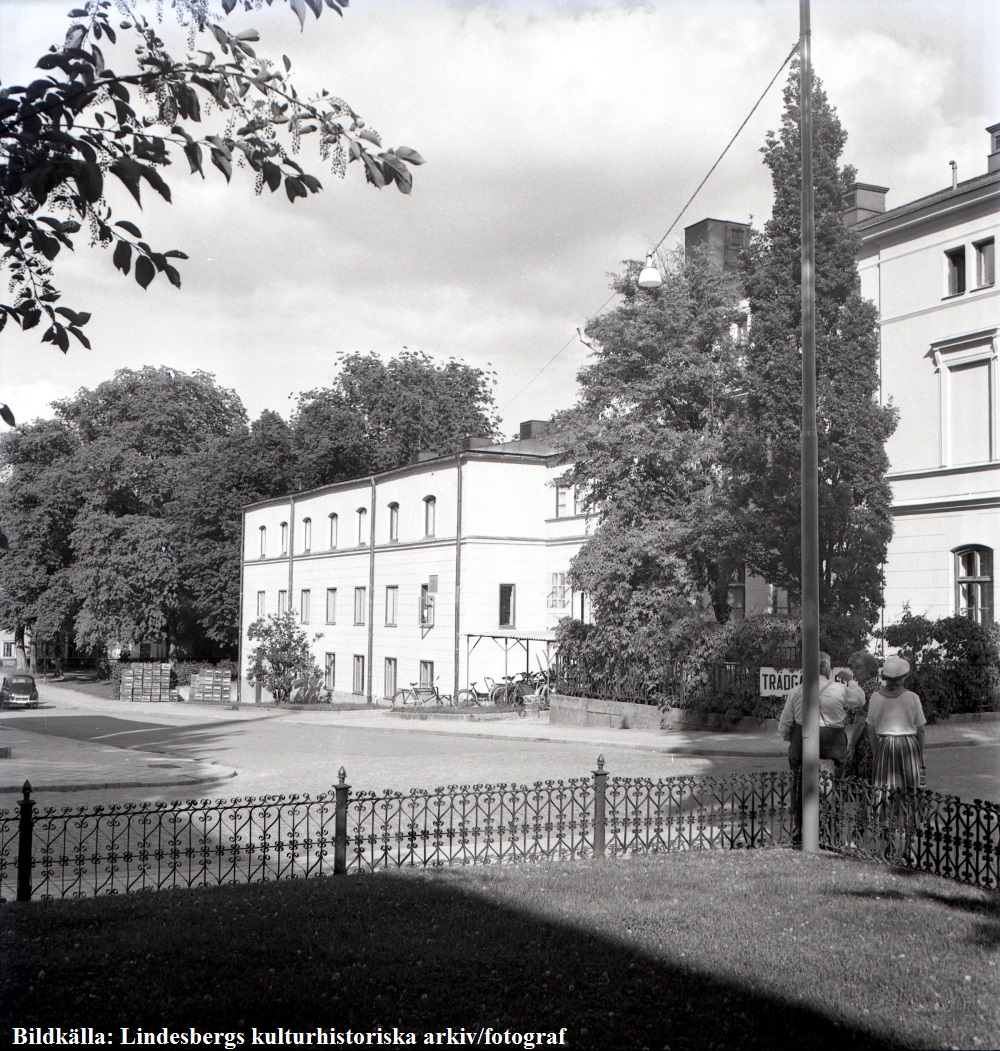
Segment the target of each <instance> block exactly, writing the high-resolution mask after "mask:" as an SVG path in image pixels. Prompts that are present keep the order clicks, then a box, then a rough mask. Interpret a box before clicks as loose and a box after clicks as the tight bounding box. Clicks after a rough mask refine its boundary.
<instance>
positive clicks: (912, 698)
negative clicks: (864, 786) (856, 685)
mask: <svg viewBox="0 0 1000 1051" xmlns="http://www.w3.org/2000/svg"><path fill="white" fill-rule="evenodd" d="M909 674H910V665H909V664H908V663H907V662H906V661H905V660H903V658H902V657H889V658H888V659H887V660H886V662H885V664H883V665H882V679H883V685H882V686H881V687H879V689H878V690H876V691H875V693H873V694H872V699H871V701H870V703H869V705H868V739H869V741H870V742H871V746H872V752H873V753H874V755H875V767H874V776H873V778H872V780H873V782H874V783H875V784H876V785H878V786H880V787H882V788H903V789H907V790H911V789H914V788H920V787H921V786H922V781H923V774H924V726H925V725H926V723H927V719H926V718H925V717H924V709H923V706H922V705H921V703H920V698H919V697H918V696H917V695H916V694H915V693H913V692H912V691H911V690H907V689H906V687H905V686H904V685H903V683H904V682H905V681H906V677H907V676H908V675H909Z"/></svg>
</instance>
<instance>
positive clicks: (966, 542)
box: [845, 124, 1000, 623]
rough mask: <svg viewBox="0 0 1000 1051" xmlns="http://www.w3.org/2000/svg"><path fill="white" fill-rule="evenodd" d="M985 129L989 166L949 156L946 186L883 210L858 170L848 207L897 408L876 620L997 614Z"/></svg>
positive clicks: (996, 134)
mask: <svg viewBox="0 0 1000 1051" xmlns="http://www.w3.org/2000/svg"><path fill="white" fill-rule="evenodd" d="M987 131H988V134H989V136H990V149H989V154H988V159H987V171H986V174H984V175H979V176H976V177H975V178H971V179H967V180H965V181H959V180H958V178H957V174H955V172H954V167H953V178H952V185H951V187H949V188H947V189H945V190H942V191H940V192H938V193H933V194H930V195H928V196H926V197H922V198H920V199H918V200H915V201H911V202H910V203H908V204H904V205H901V206H900V207H897V208H891V209H886V207H885V197H886V193H887V192H888V191H887V189H886V188H885V187H882V186H874V185H871V184H861V183H859V184H857V185H856V186H855V197H854V199H853V200H851V201H849V202H848V210H847V212H846V213H845V221H847V222H849V223H851V224H852V225H854V226H855V229H856V230H857V231H858V233H859V234H860V236H861V249H860V253H859V256H858V268H859V272H860V276H861V291H862V294H863V295H864V296H865V297H866V298H869V299H871V300H873V301H874V302H875V304H876V306H877V307H878V311H879V317H880V328H881V334H880V344H881V346H880V357H881V386H882V397H883V399H885V400H887V401H888V400H891V402H892V404H893V405H895V406H896V407H897V409H898V410H899V424H898V426H897V428H896V432H895V433H894V434H893V436H892V437H891V438H890V440H889V443H888V448H887V451H888V454H889V459H890V473H889V476H888V477H889V481H890V483H891V485H892V492H893V519H894V535H893V539H892V542H891V543H890V545H889V554H888V560H887V563H886V566H885V573H886V586H885V609H884V613H883V615H884V621H885V623H892V622H894V621H897V620H899V618H900V617H901V616H902V614H903V612H904V609H906V608H909V609H910V610H911V611H912V612H913V613H914V614H922V615H925V616H928V617H931V618H938V617H942V616H947V615H949V614H952V613H962V614H964V615H967V616H970V617H973V618H975V619H976V620H979V621H993V620H994V619H995V612H994V598H993V595H994V581H995V571H996V570H995V567H996V562H995V550H996V548H997V547H998V546H1000V428H998V421H997V408H998V377H997V368H998V365H997V331H998V327H1000V294H998V290H997V287H996V283H995V282H996V270H995V244H996V235H997V229H998V226H1000V124H997V125H993V126H992V127H990V128H988V129H987Z"/></svg>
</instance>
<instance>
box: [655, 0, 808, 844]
mask: <svg viewBox="0 0 1000 1051" xmlns="http://www.w3.org/2000/svg"><path fill="white" fill-rule="evenodd" d="M811 47H812V26H811V22H810V11H809V0H799V105H800V119H799V149H800V153H801V166H802V188H801V202H802V215H801V236H800V241H801V296H802V427H801V450H800V455H801V460H800V472H801V481H800V484H801V500H802V512H801V513H802V519H801V521H802V550H801V572H802V793H801V800H802V849H803V850H804V851H806V852H808V853H816V852H817V851H818V850H819V456H818V449H817V438H816V222H815V206H814V193H813V163H812V162H813V157H812V50H811ZM662 283H663V279H662V278H661V276H660V271H659V269H658V268H657V267H656V264H655V262H654V260H653V252H649V253H648V254H647V255H646V263H645V266H643V268H642V271H641V272H640V274H639V279H638V285H639V287H640V288H657V287H659V286H660V285H661V284H662Z"/></svg>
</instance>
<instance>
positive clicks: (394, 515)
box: [389, 503, 399, 544]
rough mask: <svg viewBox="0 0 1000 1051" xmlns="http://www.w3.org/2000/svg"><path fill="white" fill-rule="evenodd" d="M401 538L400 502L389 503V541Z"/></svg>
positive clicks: (394, 541) (392, 542)
mask: <svg viewBox="0 0 1000 1051" xmlns="http://www.w3.org/2000/svg"><path fill="white" fill-rule="evenodd" d="M398 540H399V504H397V503H392V504H389V543H390V544H395V543H396V542H397V541H398Z"/></svg>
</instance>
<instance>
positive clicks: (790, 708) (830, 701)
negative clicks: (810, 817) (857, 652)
mask: <svg viewBox="0 0 1000 1051" xmlns="http://www.w3.org/2000/svg"><path fill="white" fill-rule="evenodd" d="M830 671H831V666H830V654H829V653H821V654H820V655H819V727H820V729H819V757H820V759H832V760H833V765H834V770H835V773H836V776H837V777H842V776H843V770H844V761H845V760H846V759H847V731H846V730H845V729H844V726H845V724H846V722H847V712H848V711H849V710H851V709H854V708H863V707H864V704H865V691H864V690H862V689H861V687H860V686H859V685H858V684H857V683H856V682H852V681H850V680H851V679H853V676H852V675H851V673H850V672H844V673H842V674H843V676H844V677H846V678H847V679H848V681H846V682H832V681H831V679H830ZM778 733H780V734H781V736H782V738H783V739H784V740H786V741H788V742H789V745H788V766H789V768H790V769H791V771H792V844H793V845H795V846H798V845H800V844H801V843H802V685H801V684H800V685H798V686H796V687H795V689H794V690H792V692H791V693H790V694H789V695H788V700H787V701H785V707H784V709H783V710H782V712H781V718H780V719H779V720H778Z"/></svg>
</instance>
